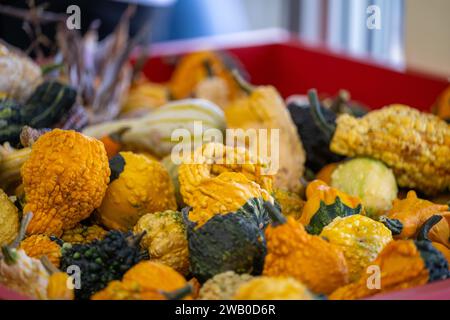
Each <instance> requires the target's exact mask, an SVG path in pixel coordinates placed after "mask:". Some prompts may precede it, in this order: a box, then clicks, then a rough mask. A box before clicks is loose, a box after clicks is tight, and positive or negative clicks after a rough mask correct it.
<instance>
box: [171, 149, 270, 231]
mask: <svg viewBox="0 0 450 320" xmlns="http://www.w3.org/2000/svg"><path fill="white" fill-rule="evenodd" d="M217 146H218V145H217V144H207V145H204V146H203V147H201V148H199V149H197V150H196V151H195V152H194V154H193V157H194V158H193V159H195V163H191V164H189V163H183V164H181V165H180V167H179V169H178V173H179V181H180V191H181V194H182V196H183V200H184V202H185V203H186V204H187V205H188V206H191V207H192V208H193V210H192V211H191V212H190V214H189V219H190V220H191V221H192V222H195V223H197V227H200V226H201V225H202V224H204V223H205V222H206V221H208V219H209V218H210V217H212V216H214V215H216V214H226V213H229V212H235V211H237V210H238V209H239V208H241V207H242V206H243V205H244V204H245V203H246V202H247V201H248V200H249V199H251V198H263V199H264V200H270V201H273V198H272V197H271V196H270V194H269V192H270V191H271V190H272V179H273V177H272V176H265V175H261V170H262V169H261V167H260V166H261V164H259V162H258V160H256V161H255V162H253V161H252V159H251V156H250V154H249V153H248V152H247V151H245V149H240V148H236V149H233V148H231V147H226V146H223V145H222V146H221V148H219V149H221V150H222V151H223V153H219V154H214V150H219V149H215V148H216V147H217ZM202 152H203V153H202ZM234 152H235V153H234ZM202 155H203V156H202ZM227 155H233V156H236V157H237V159H240V160H242V159H243V160H245V161H244V162H245V163H244V164H230V165H229V164H226V163H224V164H217V159H221V160H222V159H224V157H226V156H227ZM234 159H236V158H234ZM211 161H212V162H213V164H208V163H211ZM214 161H216V162H214ZM224 162H225V160H224ZM238 163H242V162H238Z"/></svg>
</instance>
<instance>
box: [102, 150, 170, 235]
mask: <svg viewBox="0 0 450 320" xmlns="http://www.w3.org/2000/svg"><path fill="white" fill-rule="evenodd" d="M110 167H111V170H112V175H111V177H112V182H111V183H110V184H109V186H108V189H107V190H106V194H105V197H104V198H103V202H102V204H101V205H100V207H99V208H98V210H97V212H98V217H99V219H100V222H101V223H102V224H103V225H105V226H106V227H108V228H110V229H117V230H122V231H126V230H130V229H131V228H133V226H134V225H135V224H136V222H137V221H138V219H139V218H140V217H141V216H143V215H144V214H146V213H152V212H157V211H163V210H176V209H177V204H176V200H175V193H174V188H173V185H172V181H171V180H170V177H169V174H168V172H167V170H166V169H165V168H164V167H163V165H162V164H161V163H159V162H157V161H152V160H149V159H148V158H147V157H146V156H143V155H138V154H135V153H132V152H120V153H119V154H118V155H117V156H115V157H114V158H113V159H111V161H110Z"/></svg>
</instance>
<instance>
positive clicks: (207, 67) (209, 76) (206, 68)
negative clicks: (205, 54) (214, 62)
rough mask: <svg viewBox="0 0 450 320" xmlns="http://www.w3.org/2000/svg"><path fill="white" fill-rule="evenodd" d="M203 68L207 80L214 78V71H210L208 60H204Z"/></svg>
mask: <svg viewBox="0 0 450 320" xmlns="http://www.w3.org/2000/svg"><path fill="white" fill-rule="evenodd" d="M203 66H204V67H205V70H206V75H207V76H208V78H212V77H214V71H213V69H212V66H211V62H210V61H209V60H204V61H203Z"/></svg>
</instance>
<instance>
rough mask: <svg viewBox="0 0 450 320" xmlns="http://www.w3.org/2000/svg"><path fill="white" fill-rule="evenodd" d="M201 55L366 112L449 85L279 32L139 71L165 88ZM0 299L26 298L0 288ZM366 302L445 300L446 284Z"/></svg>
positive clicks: (183, 48) (286, 90) (214, 43)
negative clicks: (347, 95) (222, 54)
mask: <svg viewBox="0 0 450 320" xmlns="http://www.w3.org/2000/svg"><path fill="white" fill-rule="evenodd" d="M201 49H210V50H226V51H228V52H230V53H232V54H233V55H235V56H236V57H237V58H238V59H239V60H240V61H241V62H242V64H243V65H244V67H245V69H246V70H247V71H248V73H249V75H250V76H251V80H252V82H253V83H254V84H271V85H274V86H275V87H276V88H277V89H278V90H279V91H280V92H281V94H282V95H283V96H284V97H287V96H289V95H292V94H304V93H306V91H307V90H308V89H310V88H316V89H318V90H319V92H320V93H325V94H329V95H334V94H336V93H337V92H338V90H339V89H347V90H349V91H350V92H351V94H352V98H353V99H355V100H357V101H360V102H362V103H364V104H365V105H367V106H369V107H370V108H380V107H383V106H385V105H388V104H392V103H402V104H406V105H410V106H412V107H415V108H417V109H420V110H430V107H431V106H432V104H433V103H434V102H435V100H436V97H437V96H438V95H439V94H440V93H441V92H442V91H443V90H444V89H445V88H446V86H448V85H449V83H448V81H447V80H446V79H443V78H439V77H436V76H432V75H426V74H422V73H418V72H414V71H413V70H406V71H399V70H395V69H393V68H389V67H385V66H382V65H379V64H377V63H375V62H373V61H370V60H369V59H356V58H352V57H349V56H343V55H339V54H336V53H333V52H330V51H327V50H326V49H324V48H317V47H309V46H306V45H304V44H302V43H300V42H299V41H298V40H296V39H295V38H293V37H292V36H291V35H290V34H288V33H286V32H280V31H278V30H274V31H269V32H262V33H261V32H256V33H255V32H252V33H243V34H240V35H233V36H222V37H214V38H201V39H195V40H188V41H176V42H170V43H161V44H156V45H154V46H152V48H151V52H152V58H151V59H150V60H149V61H148V62H147V63H146V65H145V66H144V69H143V70H144V72H145V74H146V75H147V76H148V77H149V78H150V79H151V80H153V81H156V82H165V81H167V80H169V78H170V75H171V73H172V71H173V65H172V64H170V63H168V60H170V59H167V58H168V57H169V56H173V55H182V54H185V53H187V52H192V51H195V50H201ZM136 54H137V53H136ZM1 299H26V298H24V297H22V296H20V295H18V294H16V293H14V292H11V290H8V289H6V288H2V287H1V286H0V300H1ZM370 299H411V300H414V299H445V300H448V299H450V280H446V281H441V282H437V283H432V284H428V285H425V286H422V287H417V288H413V289H410V290H403V291H399V292H393V293H389V294H384V295H377V296H374V297H372V298H370Z"/></svg>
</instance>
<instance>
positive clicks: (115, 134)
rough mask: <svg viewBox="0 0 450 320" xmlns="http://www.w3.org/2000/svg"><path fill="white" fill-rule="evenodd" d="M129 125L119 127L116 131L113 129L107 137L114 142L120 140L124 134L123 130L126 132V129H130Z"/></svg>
mask: <svg viewBox="0 0 450 320" xmlns="http://www.w3.org/2000/svg"><path fill="white" fill-rule="evenodd" d="M130 129H131V128H130V127H125V128H121V129H119V130H117V131H114V132H113V133H111V134H110V135H109V137H110V138H111V140H113V141H114V142H118V143H120V142H122V136H123V135H124V133H125V132H127V131H128V130H130Z"/></svg>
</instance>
